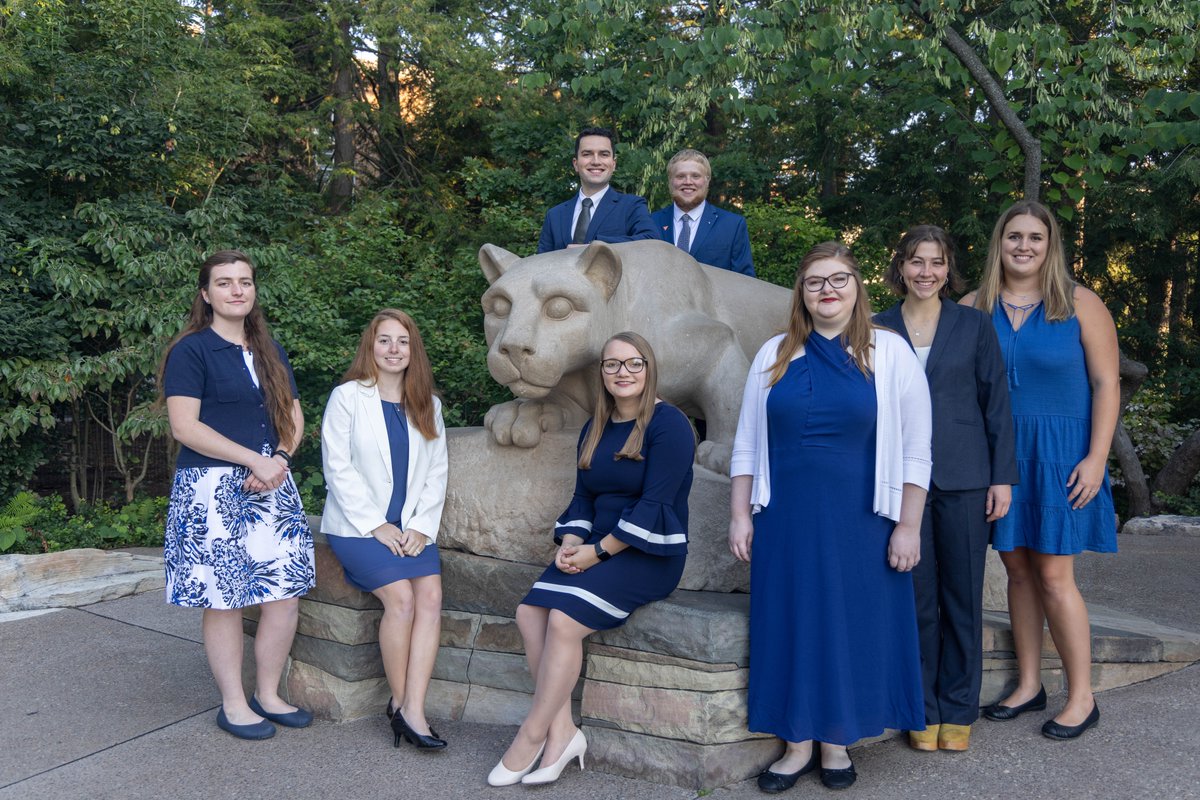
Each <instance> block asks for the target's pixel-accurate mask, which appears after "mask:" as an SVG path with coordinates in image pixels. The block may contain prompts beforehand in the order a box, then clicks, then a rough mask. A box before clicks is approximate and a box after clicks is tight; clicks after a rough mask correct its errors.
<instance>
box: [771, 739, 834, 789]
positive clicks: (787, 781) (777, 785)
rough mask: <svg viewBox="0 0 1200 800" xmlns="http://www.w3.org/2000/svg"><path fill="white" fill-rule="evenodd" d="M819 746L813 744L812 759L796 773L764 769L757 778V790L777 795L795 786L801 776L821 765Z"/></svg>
mask: <svg viewBox="0 0 1200 800" xmlns="http://www.w3.org/2000/svg"><path fill="white" fill-rule="evenodd" d="M820 747H821V746H820V745H819V744H817V743H816V742H813V752H812V757H810V758H809V759H808V763H807V764H805V765H804V766H803V767H801V768H800V769H799V770H797V771H796V772H788V773H783V772H771V770H769V769H764V770H763V771H762V774H760V775H759V776H758V788H759V789H761V790H762V791H764V792H766V793H767V794H779V793H780V792H786V791H787V790H788V789H790V788H792V787H793V786H795V785H796V781H798V780H800V776H801V775H807V774H808V773H810V772H812V771H813V770H814V769H816V768H817V765H819V764H820V763H821V749H820Z"/></svg>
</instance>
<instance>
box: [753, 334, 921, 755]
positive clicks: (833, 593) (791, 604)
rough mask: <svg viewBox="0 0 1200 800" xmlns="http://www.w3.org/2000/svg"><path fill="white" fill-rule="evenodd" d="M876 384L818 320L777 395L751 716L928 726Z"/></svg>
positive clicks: (789, 725)
mask: <svg viewBox="0 0 1200 800" xmlns="http://www.w3.org/2000/svg"><path fill="white" fill-rule="evenodd" d="M875 420H876V401H875V388H874V385H873V384H872V382H870V381H868V380H866V379H865V378H864V377H863V374H862V373H861V372H860V371H859V369H858V367H857V366H856V365H855V364H854V363H853V362H852V361H851V359H850V357H849V355H848V354H847V353H846V351H845V350H844V349H842V347H841V346H840V344H839V343H838V342H837V341H836V340H833V341H831V340H828V339H825V338H824V337H822V336H820V335H819V334H816V333H813V334H812V335H811V336H810V337H809V339H808V342H807V343H806V345H805V354H804V355H803V356H801V357H800V358H797V359H796V360H794V361H792V362H791V364H790V365H789V366H788V370H787V372H786V373H784V376H783V378H782V379H780V381H779V382H778V383H776V384H775V385H774V386H772V387H771V391H770V394H768V395H767V425H768V428H767V431H768V435H767V441H768V462H769V465H770V470H771V501H770V503H768V504H767V506H766V507H764V508H763V509H762V511H760V512H759V513H758V514H756V515H755V517H754V540H753V548H754V549H753V555H752V558H751V560H750V686H749V697H748V702H747V704H748V712H749V728H750V730H751V731H754V732H762V733H771V734H774V735H776V736H778V737H780V738H781V739H784V740H786V741H789V742H803V741H807V740H809V739H815V740H817V741H821V742H828V743H829V744H837V745H849V744H853V743H854V742H856V741H858V740H859V739H862V738H864V737H866V736H875V735H877V734H880V733H882V732H883V730H884V728H896V729H899V730H921V729H923V728H924V727H925V700H924V692H923V689H922V684H921V659H920V651H919V649H918V640H917V616H916V606H915V603H914V600H913V583H912V575H911V574H909V573H904V572H897V571H896V570H894V569H892V568H891V567H889V566H888V557H887V548H888V540H889V539H890V537H891V534H892V529H893V528H894V527H895V525H894V523H893V522H892V521H891V520H889V519H887V518H886V517H881V516H879V515H877V514H874V513H873V512H872V511H871V507H872V498H873V495H874V482H875V475H874V466H875Z"/></svg>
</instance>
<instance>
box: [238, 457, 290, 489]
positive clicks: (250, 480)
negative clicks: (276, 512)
mask: <svg viewBox="0 0 1200 800" xmlns="http://www.w3.org/2000/svg"><path fill="white" fill-rule="evenodd" d="M289 471H290V470H289V469H288V465H287V461H286V460H285V459H284V458H283V456H260V457H259V458H258V460H257V461H255V462H254V466H253V467H252V468H251V470H250V474H249V475H247V476H246V481H245V482H244V483H243V484H242V490H243V491H246V492H251V493H253V494H262V493H263V492H273V491H275V490H276V489H278V488H279V487H280V486H282V485H283V482H284V481H285V480H287V476H288V472H289Z"/></svg>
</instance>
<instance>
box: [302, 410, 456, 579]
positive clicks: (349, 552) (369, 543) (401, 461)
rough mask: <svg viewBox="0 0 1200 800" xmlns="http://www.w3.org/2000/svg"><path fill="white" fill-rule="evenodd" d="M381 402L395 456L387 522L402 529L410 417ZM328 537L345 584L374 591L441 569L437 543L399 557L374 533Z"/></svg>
mask: <svg viewBox="0 0 1200 800" xmlns="http://www.w3.org/2000/svg"><path fill="white" fill-rule="evenodd" d="M380 402H381V403H382V404H383V421H384V424H385V425H386V426H387V435H388V449H389V450H390V451H391V455H392V498H391V501H390V502H389V503H388V510H387V521H388V522H390V523H392V524H393V525H395V526H396V527H397V528H401V527H403V526H402V525H401V524H400V516H401V514H402V513H403V511H404V500H405V498H407V497H408V418H407V417H406V416H405V415H404V406H403V405H401V404H399V403H390V402H388V401H387V400H382V399H381V400H380ZM417 490H418V491H420V488H419V487H418V489H417ZM325 540H326V541H327V542H329V549H330V550H332V551H333V554H334V555H335V556H337V559H338V561H340V562H341V564H342V570H343V572H345V573H346V583H348V584H350V585H351V586H353V587H354V588H356V589H360V590H362V591H364V592H373V591H375V590H376V589H378V588H379V587H380V586H387V585H388V584H389V583H395V582H396V581H406V580H411V579H412V578H423V577H425V576H426V575H438V574H440V573H441V571H442V559H441V556H440V555H439V553H438V548H437V542H430V543H429V545H428V546H426V547H425V549H424V550H422V551H421V553H420V555H416V556H398V555H396V554H395V553H393V552H392V551H391V550H389V549H388V548H387V547H386V546H385V545H384V544H383V542H381V541H379V540H378V539H376V538H375V537H374V536H335V535H333V534H332V533H330V534H327V535H326V536H325Z"/></svg>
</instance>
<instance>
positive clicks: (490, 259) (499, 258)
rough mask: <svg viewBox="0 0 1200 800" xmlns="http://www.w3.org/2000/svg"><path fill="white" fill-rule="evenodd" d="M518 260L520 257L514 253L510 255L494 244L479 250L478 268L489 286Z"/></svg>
mask: <svg viewBox="0 0 1200 800" xmlns="http://www.w3.org/2000/svg"><path fill="white" fill-rule="evenodd" d="M520 260H521V257H520V256H519V255H517V254H516V253H510V252H508V251H507V250H505V249H504V248H503V247H497V246H496V245H494V244H485V245H484V246H483V247H481V248H479V268H480V269H482V270H483V277H485V278H487V282H488V284H489V285H490V284H493V283H495V282H496V281H497V280H498V279H499V278H500V276H501V275H503V274H504V273H505V271H507V270H508V268H509V267H511V266H512V265H513V264H515V263H517V262H518V261H520Z"/></svg>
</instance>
